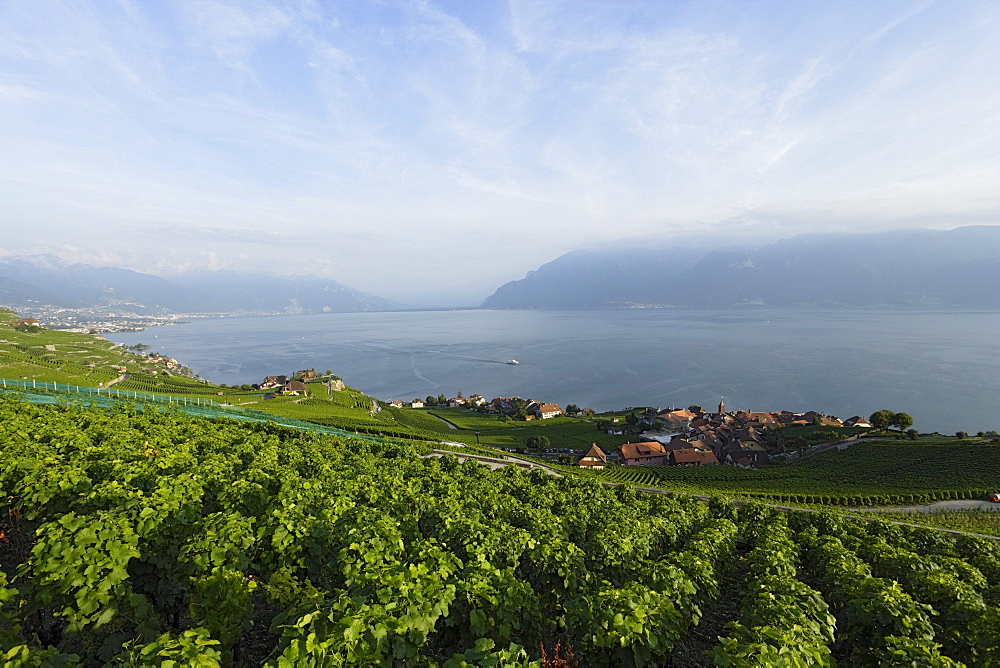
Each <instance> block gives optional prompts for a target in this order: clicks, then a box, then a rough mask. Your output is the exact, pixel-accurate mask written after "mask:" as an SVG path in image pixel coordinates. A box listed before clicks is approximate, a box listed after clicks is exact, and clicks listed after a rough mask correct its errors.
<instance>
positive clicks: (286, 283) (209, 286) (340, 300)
mask: <svg viewBox="0 0 1000 668" xmlns="http://www.w3.org/2000/svg"><path fill="white" fill-rule="evenodd" d="M173 280H174V281H175V282H176V283H177V284H178V285H182V286H187V287H190V288H192V289H193V288H197V289H200V290H201V291H202V292H205V293H207V294H210V295H212V296H213V297H215V298H217V299H220V300H222V301H223V302H224V303H225V305H226V310H229V311H247V312H262V311H263V312H267V313H279V312H285V313H320V312H333V313H345V312H353V311H392V310H397V309H400V308H403V306H402V305H401V304H398V303H397V302H394V301H392V300H389V299H384V298H382V297H376V296H374V295H369V294H365V293H364V292H360V291H359V290H355V289H354V288H352V287H350V286H347V285H342V284H341V283H338V282H336V281H332V280H330V279H326V278H275V277H271V276H255V275H250V274H240V273H235V272H228V271H219V272H211V273H203V274H188V275H184V276H179V277H177V278H175V279H173Z"/></svg>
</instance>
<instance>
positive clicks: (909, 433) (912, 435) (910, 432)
mask: <svg viewBox="0 0 1000 668" xmlns="http://www.w3.org/2000/svg"><path fill="white" fill-rule="evenodd" d="M917 436H920V433H919V432H917V430H916V429H907V430H906V438H908V439H910V440H911V441H915V440H917Z"/></svg>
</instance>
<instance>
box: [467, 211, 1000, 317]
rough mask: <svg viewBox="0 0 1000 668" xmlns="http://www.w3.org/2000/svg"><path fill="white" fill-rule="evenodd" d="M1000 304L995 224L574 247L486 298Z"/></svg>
mask: <svg viewBox="0 0 1000 668" xmlns="http://www.w3.org/2000/svg"><path fill="white" fill-rule="evenodd" d="M635 304H650V305H653V304H656V305H676V306H732V305H741V304H761V305H770V306H797V305H816V306H819V305H828V306H835V305H840V306H1000V226H970V227H960V228H956V229H953V230H943V231H942V230H899V231H893V232H881V233H871V234H836V235H835V234H824V235H803V236H799V237H794V238H791V239H786V240H783V241H779V242H777V243H773V244H768V245H765V246H761V247H759V248H754V249H745V250H711V251H705V250H701V251H696V250H693V249H690V248H687V249H685V248H673V249H672V248H660V249H648V248H647V249H637V250H615V251H577V252H575V253H568V254H566V255H563V256H562V257H560V258H557V259H556V260H553V261H552V262H549V263H548V264H545V265H543V266H542V267H540V268H539V269H538V270H537V271H535V272H529V274H528V275H527V276H526V277H525V278H523V279H521V280H519V281H512V282H510V283H507V284H505V285H503V286H501V287H500V288H499V289H497V291H496V292H494V293H493V295H491V296H490V297H489V298H487V299H486V300H485V301H484V302H483V308H569V307H613V306H626V305H635Z"/></svg>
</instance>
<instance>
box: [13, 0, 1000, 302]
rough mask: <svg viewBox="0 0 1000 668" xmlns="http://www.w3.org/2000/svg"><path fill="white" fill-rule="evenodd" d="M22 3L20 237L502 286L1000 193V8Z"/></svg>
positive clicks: (885, 223) (956, 205)
mask: <svg viewBox="0 0 1000 668" xmlns="http://www.w3.org/2000/svg"><path fill="white" fill-rule="evenodd" d="M0 23H2V24H3V25H5V26H7V27H8V28H9V29H8V30H6V31H5V32H4V35H3V37H2V38H0V148H2V150H3V151H4V157H5V159H4V160H3V161H0V225H3V226H4V228H3V244H4V247H5V248H7V249H9V250H10V252H21V251H22V250H24V249H41V248H43V247H44V248H49V249H50V250H52V249H55V250H59V248H58V245H59V243H65V244H68V245H69V246H71V247H72V248H73V249H76V250H72V249H65V248H64V249H62V250H61V251H59V252H62V253H65V254H67V256H73V257H79V256H82V254H83V253H85V252H91V253H92V256H93V257H94V258H96V259H100V258H101V257H107V258H117V260H116V261H120V262H130V263H132V265H133V266H136V267H140V266H150V267H156V268H157V270H163V271H166V270H169V269H170V267H171V266H173V267H175V268H182V267H188V266H195V265H197V266H232V267H242V266H263V265H267V266H270V265H272V264H273V265H277V266H279V267H284V268H285V269H283V270H286V271H301V270H302V269H303V268H309V267H313V268H314V269H311V270H315V271H321V272H324V273H325V275H328V276H329V277H331V278H335V279H336V280H342V281H344V282H346V283H349V284H352V285H357V286H358V287H359V288H361V289H364V290H366V291H368V292H376V293H377V292H384V291H386V290H392V291H396V290H400V289H402V290H406V289H409V288H410V286H416V285H422V284H427V285H431V284H434V282H435V281H439V280H442V278H443V279H444V280H447V279H448V277H449V276H454V275H462V276H463V277H465V278H464V280H465V282H466V284H468V285H471V286H474V289H478V290H480V291H481V292H482V293H488V292H491V291H492V289H493V288H494V287H496V285H497V284H499V283H502V282H504V281H505V280H509V279H510V278H514V277H517V276H520V275H523V274H524V272H525V271H527V270H529V269H533V268H535V267H537V265H538V264H541V263H543V262H545V261H547V260H551V259H552V258H554V257H555V256H557V255H559V254H561V253H562V252H565V251H567V250H570V249H572V248H577V247H579V246H581V245H583V244H586V243H597V244H601V243H611V242H613V241H614V240H616V239H621V238H636V237H641V236H643V235H649V236H652V237H655V238H657V239H661V240H662V239H669V238H679V237H682V236H684V235H690V234H706V235H715V236H720V237H728V236H735V235H742V234H750V235H751V236H752V233H753V231H754V230H756V231H757V233H758V234H769V235H770V234H773V235H784V234H787V233H789V232H793V231H808V230H812V229H825V228H826V227H829V226H837V227H838V228H841V229H849V228H857V227H861V226H878V227H880V228H891V227H901V226H912V225H913V224H914V221H919V220H924V221H928V224H933V225H937V224H938V223H937V222H934V221H941V224H942V225H943V224H945V223H944V221H949V220H950V221H952V224H955V225H957V224H961V223H962V222H964V221H976V222H981V221H983V220H984V219H988V217H989V216H990V215H992V212H995V211H996V209H997V204H998V197H1000V195H998V194H997V191H996V187H995V184H996V183H997V182H1000V158H998V156H1000V70H998V69H997V68H996V67H995V63H996V62H998V60H1000V46H998V45H1000V5H997V4H996V3H990V2H968V3H962V4H961V5H959V6H956V5H953V4H949V5H942V4H940V3H925V4H919V5H914V4H912V3H894V2H887V3H872V4H869V5H858V4H856V3H805V4H800V5H795V6H789V5H787V4H770V3H756V4H753V5H746V4H744V3H714V4H712V5H705V4H703V3H660V2H645V1H624V2H620V3H603V2H584V3H580V2H558V1H556V2H545V3H537V2H523V1H521V0H511V2H509V3H507V2H483V3H450V2H444V1H442V2H437V1H433V0H427V1H417V0H414V1H412V2H411V1H408V0H399V1H394V2H375V3H363V4H351V3H314V2H307V1H303V2H294V1H291V0H288V1H285V0H273V1H270V2H259V1H252V2H236V1H235V0H234V1H221V0H206V1H205V2H186V1H178V2H163V3H134V2H133V3H128V2H122V3H96V4H95V3H86V2H80V1H79V0H65V1H59V0H49V2H47V3H46V4H45V5H44V11H37V10H36V9H35V6H34V5H32V6H29V5H26V4H23V3H4V4H0ZM37 230H47V231H48V232H47V233H46V234H45V235H44V236H42V235H41V234H40V233H39V232H38V231H37ZM53 239H57V240H59V242H56V241H51V240H53ZM88 248H92V249H94V250H92V251H87V250H86V249H88ZM510 248H516V249H517V251H516V252H508V250H507V249H510ZM102 249H107V250H102ZM211 254H214V256H212V255H211ZM171 263H173V264H171ZM329 272H333V273H329ZM337 272H343V274H341V275H335V274H336V273H337Z"/></svg>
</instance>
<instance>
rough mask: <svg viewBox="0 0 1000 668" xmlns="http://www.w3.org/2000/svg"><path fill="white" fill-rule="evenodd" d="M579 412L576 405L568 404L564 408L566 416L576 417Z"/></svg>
mask: <svg viewBox="0 0 1000 668" xmlns="http://www.w3.org/2000/svg"><path fill="white" fill-rule="evenodd" d="M579 412H580V407H579V406H577V405H576V404H568V405H567V406H566V415H576V414H577V413H579Z"/></svg>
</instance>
